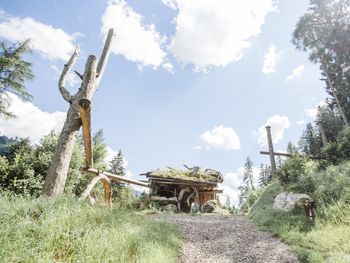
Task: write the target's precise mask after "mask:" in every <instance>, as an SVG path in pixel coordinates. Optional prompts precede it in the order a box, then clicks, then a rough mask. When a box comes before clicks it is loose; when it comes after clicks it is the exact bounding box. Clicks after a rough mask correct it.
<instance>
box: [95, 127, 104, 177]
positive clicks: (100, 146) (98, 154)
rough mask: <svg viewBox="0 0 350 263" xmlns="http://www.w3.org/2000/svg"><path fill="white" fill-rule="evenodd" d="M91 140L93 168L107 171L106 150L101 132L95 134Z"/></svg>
mask: <svg viewBox="0 0 350 263" xmlns="http://www.w3.org/2000/svg"><path fill="white" fill-rule="evenodd" d="M92 139H93V160H94V168H96V169H99V170H104V171H105V170H107V164H106V162H105V158H106V154H107V148H106V144H105V143H104V137H103V130H99V131H98V132H97V133H95V134H94V136H93V138H92Z"/></svg>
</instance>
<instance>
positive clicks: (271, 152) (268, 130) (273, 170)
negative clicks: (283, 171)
mask: <svg viewBox="0 0 350 263" xmlns="http://www.w3.org/2000/svg"><path fill="white" fill-rule="evenodd" d="M265 128H266V134H267V144H268V146H269V151H268V152H266V151H260V154H265V155H270V162H271V177H272V178H275V177H276V170H277V169H276V161H275V156H284V157H292V155H291V154H289V153H279V152H275V151H274V150H273V144H272V136H271V127H270V126H266V127H265Z"/></svg>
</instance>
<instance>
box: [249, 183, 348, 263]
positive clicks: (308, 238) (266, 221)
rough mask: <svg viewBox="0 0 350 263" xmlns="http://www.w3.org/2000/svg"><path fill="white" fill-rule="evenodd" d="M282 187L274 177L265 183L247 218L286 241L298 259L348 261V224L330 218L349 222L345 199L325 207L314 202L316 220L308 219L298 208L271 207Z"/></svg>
mask: <svg viewBox="0 0 350 263" xmlns="http://www.w3.org/2000/svg"><path fill="white" fill-rule="evenodd" d="M328 183H329V182H328ZM282 191H283V187H282V186H281V185H280V184H279V183H278V182H277V181H275V182H273V183H272V184H270V185H269V186H268V187H266V188H265V189H264V191H263V193H262V194H261V195H260V197H259V199H258V200H257V201H256V202H255V203H254V205H253V206H252V208H251V209H250V212H249V217H250V219H251V220H252V221H253V222H254V223H255V224H257V225H258V226H259V227H260V228H261V229H263V230H265V231H269V232H271V233H273V234H274V235H276V236H278V237H280V238H281V239H282V240H283V241H284V242H286V243H287V244H289V245H290V246H291V247H292V248H293V250H294V251H295V252H296V254H297V255H298V257H299V259H300V261H301V262H344V263H345V262H348V259H349V254H350V225H349V224H346V223H344V221H343V220H341V221H339V220H334V218H338V219H339V218H343V219H345V218H347V222H349V218H350V208H349V203H346V202H345V201H344V200H342V201H339V202H336V203H334V202H333V203H332V204H331V205H329V206H327V209H323V208H321V207H319V206H317V215H316V222H312V221H310V220H309V219H308V218H307V217H306V216H305V215H303V214H302V213H300V211H298V210H293V211H291V212H282V211H278V210H274V209H272V205H273V202H274V198H275V197H276V196H277V195H278V194H279V193H280V192H282ZM333 191H337V190H335V189H333ZM321 195H322V194H321ZM316 198H317V197H316ZM324 213H328V215H325V214H324ZM340 214H341V215H340Z"/></svg>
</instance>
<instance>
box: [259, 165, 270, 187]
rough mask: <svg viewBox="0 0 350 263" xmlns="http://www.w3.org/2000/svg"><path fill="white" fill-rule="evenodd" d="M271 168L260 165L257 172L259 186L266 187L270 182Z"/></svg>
mask: <svg viewBox="0 0 350 263" xmlns="http://www.w3.org/2000/svg"><path fill="white" fill-rule="evenodd" d="M271 179H272V178H271V167H270V166H269V165H266V164H265V165H264V164H261V166H260V172H259V179H258V181H259V185H260V186H266V185H268V184H269V183H270V182H271Z"/></svg>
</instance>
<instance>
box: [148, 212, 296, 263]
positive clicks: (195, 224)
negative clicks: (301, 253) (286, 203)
mask: <svg viewBox="0 0 350 263" xmlns="http://www.w3.org/2000/svg"><path fill="white" fill-rule="evenodd" d="M152 218H153V219H154V220H164V221H168V222H171V223H175V224H177V225H178V226H179V227H180V230H181V233H182V235H183V238H184V244H183V248H182V252H181V256H180V262H183V263H194V262H198V263H199V262H200V263H206V262H208V263H209V262H210V263H228V262H230V263H231V262H249V263H250V262H251V263H262V262H264V263H295V262H299V261H298V260H297V257H296V256H295V255H294V254H293V253H292V252H291V250H290V248H289V247H287V246H286V245H284V244H283V243H281V241H279V240H278V239H275V238H273V237H271V235H269V234H267V233H265V232H262V231H260V230H259V229H258V228H257V227H256V226H254V225H253V224H252V223H251V222H250V221H249V220H247V219H246V218H244V217H240V216H221V215H190V214H158V215H152Z"/></svg>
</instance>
